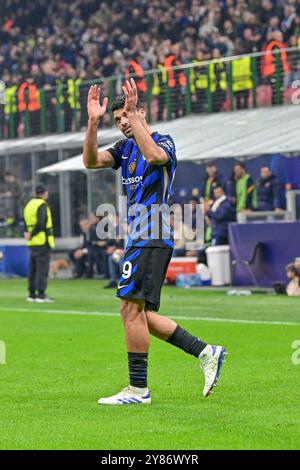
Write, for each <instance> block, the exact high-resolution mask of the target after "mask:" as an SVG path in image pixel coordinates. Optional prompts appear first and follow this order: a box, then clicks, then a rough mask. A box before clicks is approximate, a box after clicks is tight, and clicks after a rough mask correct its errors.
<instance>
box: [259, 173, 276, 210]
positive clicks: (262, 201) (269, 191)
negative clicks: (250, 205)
mask: <svg viewBox="0 0 300 470" xmlns="http://www.w3.org/2000/svg"><path fill="white" fill-rule="evenodd" d="M256 189H257V209H256V210H258V211H273V210H275V211H281V210H282V208H281V205H280V199H281V195H280V193H281V191H280V183H279V181H278V179H277V177H276V176H275V175H273V174H272V172H271V170H270V168H269V167H268V166H267V165H263V166H262V167H261V169H260V179H259V180H258V182H257V185H256Z"/></svg>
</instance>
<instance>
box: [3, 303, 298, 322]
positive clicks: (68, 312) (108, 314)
mask: <svg viewBox="0 0 300 470" xmlns="http://www.w3.org/2000/svg"><path fill="white" fill-rule="evenodd" d="M0 311H4V312H10V311H11V312H24V313H48V314H53V315H83V316H93V317H119V313H116V312H88V311H82V310H52V309H51V310H50V309H36V308H33V309H30V308H5V307H0ZM170 317H171V318H173V319H174V320H196V321H208V322H221V323H240V324H246V325H283V326H300V323H296V322H283V321H267V320H266V321H265V320H242V319H235V318H218V317H189V316H184V315H170Z"/></svg>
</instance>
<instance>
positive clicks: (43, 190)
mask: <svg viewBox="0 0 300 470" xmlns="http://www.w3.org/2000/svg"><path fill="white" fill-rule="evenodd" d="M46 192H47V188H46V186H45V185H43V184H37V185H36V187H35V194H36V195H37V196H39V195H41V194H45V193H46Z"/></svg>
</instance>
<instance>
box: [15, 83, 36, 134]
mask: <svg viewBox="0 0 300 470" xmlns="http://www.w3.org/2000/svg"><path fill="white" fill-rule="evenodd" d="M18 110H19V112H20V113H21V114H23V113H25V111H28V112H29V125H30V134H31V135H38V134H40V110H41V104H40V92H39V89H38V86H37V84H36V83H35V80H34V78H33V77H30V78H28V79H27V80H26V81H25V82H23V83H22V84H21V86H20V88H19V90H18Z"/></svg>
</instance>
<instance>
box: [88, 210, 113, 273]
mask: <svg viewBox="0 0 300 470" xmlns="http://www.w3.org/2000/svg"><path fill="white" fill-rule="evenodd" d="M99 222H100V217H97V216H96V215H95V214H91V216H90V224H91V225H90V230H89V241H90V249H89V251H88V270H87V277H88V278H92V277H93V276H94V265H96V269H97V274H98V276H99V277H100V278H107V277H108V266H107V254H106V251H107V246H108V244H107V239H99V237H98V230H97V226H98V223H99Z"/></svg>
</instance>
